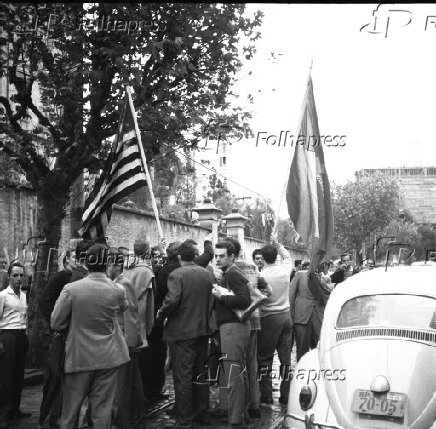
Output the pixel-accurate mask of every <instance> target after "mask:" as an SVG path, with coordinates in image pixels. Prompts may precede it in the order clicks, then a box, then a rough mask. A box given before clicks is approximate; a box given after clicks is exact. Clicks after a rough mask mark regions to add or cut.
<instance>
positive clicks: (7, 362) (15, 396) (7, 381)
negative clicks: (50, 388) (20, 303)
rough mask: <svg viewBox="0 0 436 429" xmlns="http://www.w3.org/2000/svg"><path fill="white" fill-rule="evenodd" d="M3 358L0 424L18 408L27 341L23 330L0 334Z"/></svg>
mask: <svg viewBox="0 0 436 429" xmlns="http://www.w3.org/2000/svg"><path fill="white" fill-rule="evenodd" d="M0 343H2V344H3V350H4V351H3V356H0V422H2V421H5V420H7V419H8V418H9V415H10V413H12V412H13V411H15V410H18V409H19V408H20V403H21V392H22V390H23V381H24V368H25V364H26V357H27V352H28V350H29V340H28V338H27V334H26V331H25V330H24V329H3V330H2V331H1V332H0Z"/></svg>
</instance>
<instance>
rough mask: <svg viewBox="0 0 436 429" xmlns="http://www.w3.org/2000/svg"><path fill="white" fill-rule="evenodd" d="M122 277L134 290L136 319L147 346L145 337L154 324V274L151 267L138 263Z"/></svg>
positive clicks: (141, 262) (144, 263)
mask: <svg viewBox="0 0 436 429" xmlns="http://www.w3.org/2000/svg"><path fill="white" fill-rule="evenodd" d="M124 277H126V278H128V279H129V280H130V281H131V282H132V283H133V286H134V288H135V295H136V299H137V300H138V319H139V323H140V324H141V337H142V341H143V343H144V344H147V338H146V336H145V335H150V333H151V330H152V329H153V324H154V316H155V311H154V294H155V289H156V287H155V286H154V273H153V269H152V267H151V266H149V265H148V264H147V263H146V262H143V261H140V262H139V263H138V264H136V265H135V266H134V267H133V268H131V269H130V270H126V271H124Z"/></svg>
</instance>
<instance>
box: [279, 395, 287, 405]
mask: <svg viewBox="0 0 436 429" xmlns="http://www.w3.org/2000/svg"><path fill="white" fill-rule="evenodd" d="M279 403H280V404H282V405H287V404H288V398H286V397H283V396H280V398H279Z"/></svg>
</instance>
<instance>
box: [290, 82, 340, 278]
mask: <svg viewBox="0 0 436 429" xmlns="http://www.w3.org/2000/svg"><path fill="white" fill-rule="evenodd" d="M303 140H304V143H303ZM286 201H287V203H288V211H289V216H290V218H291V220H292V222H293V223H294V226H295V229H296V231H297V233H298V234H299V235H300V236H301V238H302V240H303V241H304V242H305V243H306V244H307V249H308V254H309V257H310V268H309V269H310V270H311V271H313V270H314V269H316V267H317V265H318V263H319V262H320V261H321V259H322V258H323V257H324V256H325V255H326V254H328V253H330V251H331V248H332V246H333V210H332V203H331V198H330V183H329V179H328V176H327V171H326V168H325V162H324V152H323V148H322V142H321V139H320V133H319V128H318V116H317V113H316V107H315V99H314V96H313V84H312V77H311V76H310V75H309V80H308V82H307V89H306V94H305V96H304V101H303V110H302V114H301V122H300V124H299V132H298V142H297V144H296V146H295V151H294V157H293V159H292V163H291V168H290V172H289V180H288V185H287V190H286Z"/></svg>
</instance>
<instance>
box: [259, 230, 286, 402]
mask: <svg viewBox="0 0 436 429" xmlns="http://www.w3.org/2000/svg"><path fill="white" fill-rule="evenodd" d="M272 241H273V243H274V244H268V245H266V246H264V247H262V257H263V260H264V265H265V266H264V268H263V269H262V272H261V273H260V274H261V277H263V278H264V279H265V281H266V282H267V283H268V284H269V285H270V286H271V288H272V294H271V295H270V297H269V298H268V299H267V300H265V301H264V302H263V304H262V305H261V306H260V323H261V330H260V331H259V333H258V337H257V362H258V369H259V387H260V402H261V403H262V402H263V403H266V404H272V403H273V397H272V378H273V377H274V376H275V374H273V373H272V363H273V359H274V352H275V351H276V350H277V353H278V357H279V360H280V378H281V384H280V398H279V402H280V403H281V404H286V403H287V402H288V395H289V383H290V378H289V376H290V370H291V351H292V343H293V336H292V333H293V330H292V318H291V313H290V304H289V286H290V277H291V271H292V259H291V256H290V254H289V252H288V251H287V250H286V249H285V248H284V247H283V246H282V245H281V244H279V243H278V242H277V237H275V236H274V237H272ZM278 255H280V256H281V258H282V262H281V263H280V262H278Z"/></svg>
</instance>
